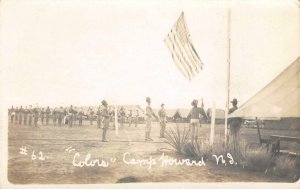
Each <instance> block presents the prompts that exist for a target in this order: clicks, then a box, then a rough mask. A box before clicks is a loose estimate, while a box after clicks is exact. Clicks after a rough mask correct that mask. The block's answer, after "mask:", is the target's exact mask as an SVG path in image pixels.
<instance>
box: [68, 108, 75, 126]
mask: <svg viewBox="0 0 300 189" xmlns="http://www.w3.org/2000/svg"><path fill="white" fill-rule="evenodd" d="M73 113H74V109H73V106H72V105H71V107H70V108H69V119H68V123H69V127H70V128H71V127H72V126H73V119H74V118H73V115H74V114H73Z"/></svg>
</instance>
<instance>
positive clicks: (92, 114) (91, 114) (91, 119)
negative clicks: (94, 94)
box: [89, 108, 95, 125]
mask: <svg viewBox="0 0 300 189" xmlns="http://www.w3.org/2000/svg"><path fill="white" fill-rule="evenodd" d="M94 114H95V112H94V110H93V108H91V110H90V116H89V117H90V125H93V120H94Z"/></svg>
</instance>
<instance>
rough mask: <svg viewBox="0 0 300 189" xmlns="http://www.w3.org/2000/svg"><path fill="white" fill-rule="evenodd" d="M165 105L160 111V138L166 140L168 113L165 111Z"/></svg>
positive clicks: (162, 105)
mask: <svg viewBox="0 0 300 189" xmlns="http://www.w3.org/2000/svg"><path fill="white" fill-rule="evenodd" d="M164 106H165V105H164V104H161V106H160V107H161V109H160V110H159V111H158V116H159V124H160V136H159V138H165V130H166V123H167V113H166V110H165V107H164Z"/></svg>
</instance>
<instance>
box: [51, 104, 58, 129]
mask: <svg viewBox="0 0 300 189" xmlns="http://www.w3.org/2000/svg"><path fill="white" fill-rule="evenodd" d="M56 114H57V108H56V107H55V108H54V109H53V111H52V120H53V125H54V126H56V121H57V115H56Z"/></svg>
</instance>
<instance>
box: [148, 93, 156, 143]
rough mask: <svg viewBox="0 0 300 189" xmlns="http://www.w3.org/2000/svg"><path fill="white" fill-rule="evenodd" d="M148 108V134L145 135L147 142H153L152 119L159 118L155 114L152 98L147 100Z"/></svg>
mask: <svg viewBox="0 0 300 189" xmlns="http://www.w3.org/2000/svg"><path fill="white" fill-rule="evenodd" d="M146 102H147V104H148V105H147V107H146V134H145V141H148V140H152V139H151V137H150V132H151V122H152V118H153V117H155V118H156V119H157V116H156V115H155V114H154V112H153V110H152V108H151V99H150V97H147V98H146Z"/></svg>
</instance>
